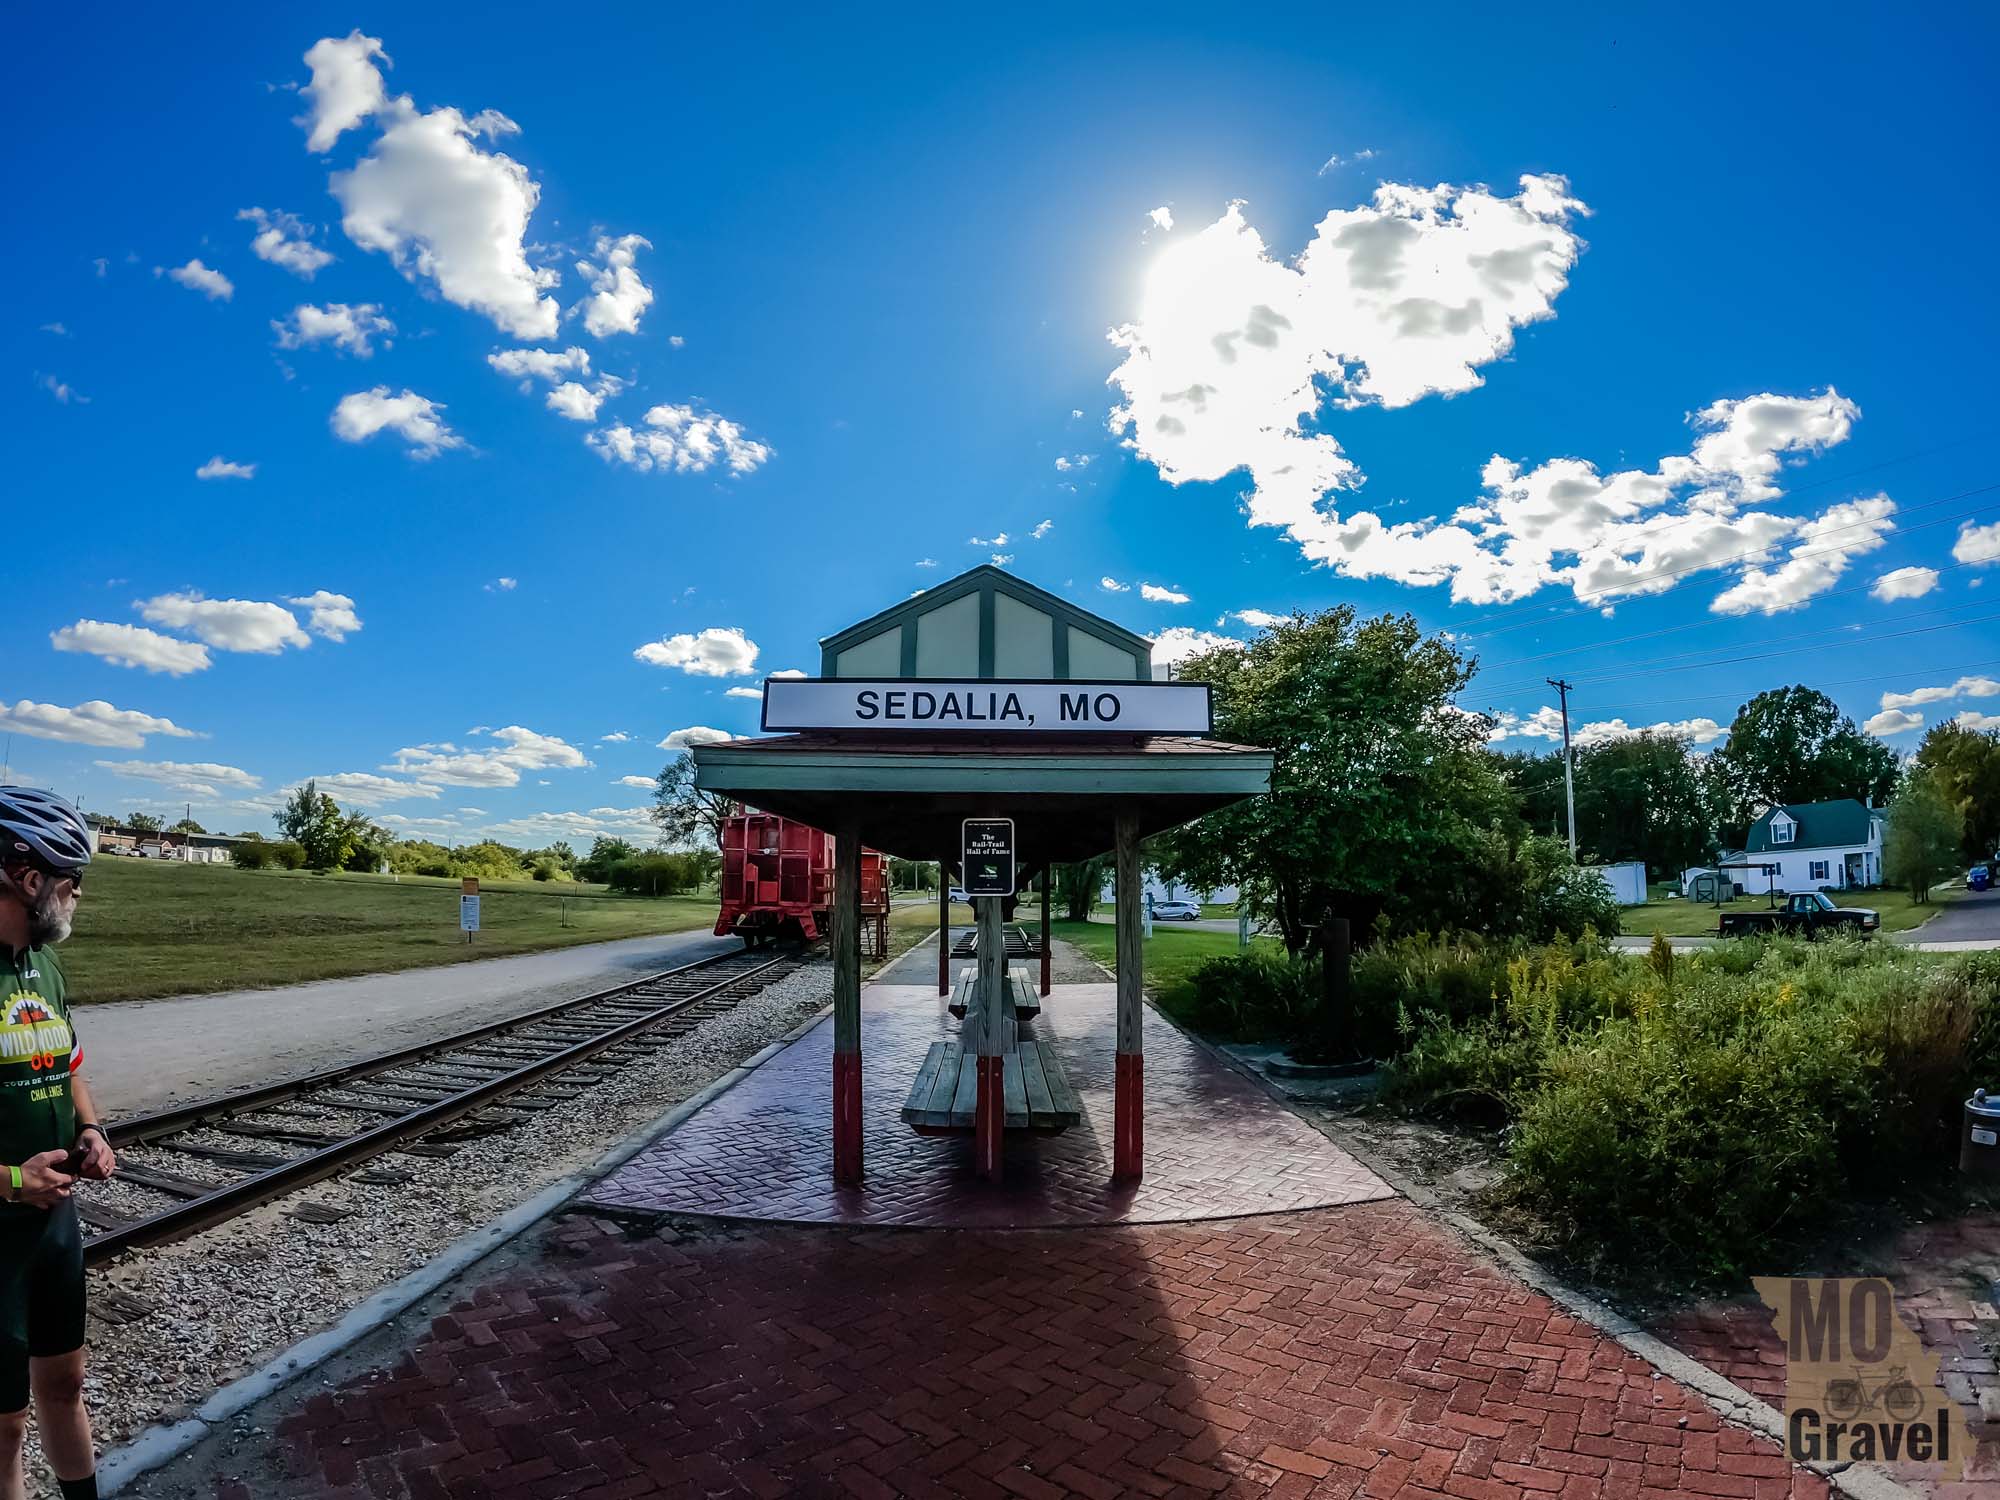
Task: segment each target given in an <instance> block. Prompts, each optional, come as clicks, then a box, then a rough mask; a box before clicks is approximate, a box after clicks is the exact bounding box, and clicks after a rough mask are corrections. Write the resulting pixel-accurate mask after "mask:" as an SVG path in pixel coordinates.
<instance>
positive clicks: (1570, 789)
mask: <svg viewBox="0 0 2000 1500" xmlns="http://www.w3.org/2000/svg"><path fill="white" fill-rule="evenodd" d="M1543 681H1545V682H1547V683H1548V685H1549V686H1550V687H1552V688H1554V689H1555V690H1556V696H1557V697H1558V698H1559V699H1561V701H1562V716H1563V801H1564V802H1565V803H1566V804H1567V805H1568V808H1569V857H1570V858H1571V859H1575V858H1576V776H1575V773H1574V771H1573V770H1572V769H1571V768H1572V766H1573V764H1574V761H1573V758H1572V757H1571V755H1570V753H1569V684H1568V683H1567V682H1564V681H1563V680H1562V679H1561V678H1560V677H1547V678H1544V679H1543Z"/></svg>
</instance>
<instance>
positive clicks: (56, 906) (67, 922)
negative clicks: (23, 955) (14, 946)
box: [28, 884, 76, 948]
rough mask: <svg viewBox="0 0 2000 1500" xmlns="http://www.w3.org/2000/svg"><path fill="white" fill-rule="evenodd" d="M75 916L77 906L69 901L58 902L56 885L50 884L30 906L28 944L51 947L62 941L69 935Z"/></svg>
mask: <svg viewBox="0 0 2000 1500" xmlns="http://www.w3.org/2000/svg"><path fill="white" fill-rule="evenodd" d="M75 917H76V908H75V907H73V906H71V905H70V904H69V903H67V902H62V903H58V902H57V900H56V892H55V886H54V885H53V884H51V885H49V886H48V888H47V889H45V890H44V891H43V892H42V894H41V895H40V897H38V898H37V899H36V901H35V904H34V905H33V906H31V907H29V908H28V946H29V947H30V948H49V947H53V946H54V945H55V944H57V943H60V942H61V941H62V940H63V939H64V938H66V937H68V936H69V933H70V927H71V925H72V923H73V922H74V920H75Z"/></svg>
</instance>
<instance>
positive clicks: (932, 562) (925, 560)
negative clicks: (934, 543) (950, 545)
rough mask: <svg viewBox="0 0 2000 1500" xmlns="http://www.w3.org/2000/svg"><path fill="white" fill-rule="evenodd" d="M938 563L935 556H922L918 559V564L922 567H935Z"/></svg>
mask: <svg viewBox="0 0 2000 1500" xmlns="http://www.w3.org/2000/svg"><path fill="white" fill-rule="evenodd" d="M937 565H938V560H937V559H936V558H935V557H920V558H918V559H917V566H918V567H920V568H935V567H936V566H937Z"/></svg>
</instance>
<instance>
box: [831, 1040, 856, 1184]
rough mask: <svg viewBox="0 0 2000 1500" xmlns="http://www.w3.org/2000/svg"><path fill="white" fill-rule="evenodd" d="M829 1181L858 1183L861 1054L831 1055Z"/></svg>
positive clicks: (839, 1053) (842, 1053)
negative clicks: (830, 1154) (831, 1126)
mask: <svg viewBox="0 0 2000 1500" xmlns="http://www.w3.org/2000/svg"><path fill="white" fill-rule="evenodd" d="M833 1180H834V1181H835V1182H839V1183H845V1184H848V1185H850V1186H855V1187H858V1186H860V1184H861V1054H860V1053H859V1052H836V1053H834V1054H833Z"/></svg>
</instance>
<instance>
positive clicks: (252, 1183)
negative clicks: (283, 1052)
mask: <svg viewBox="0 0 2000 1500" xmlns="http://www.w3.org/2000/svg"><path fill="white" fill-rule="evenodd" d="M740 957H741V955H740V954H721V955H718V957H717V958H715V959H705V960H702V961H700V962H699V963H695V964H688V965H684V966H682V967H681V968H679V969H668V970H665V971H664V972H663V973H660V974H655V975H652V976H650V977H648V978H647V979H642V980H637V981H634V982H631V983H628V984H625V985H620V986H617V987H615V988H614V989H611V990H605V991H600V992H599V993H597V994H595V995H591V996H587V997H584V999H583V1000H581V1001H580V1000H571V1001H567V1002H565V1003H564V1004H563V1005H561V1006H559V1007H556V1008H557V1009H561V1010H571V1009H574V1008H575V1007H576V1006H577V1005H578V1004H580V1003H585V1002H586V1001H596V1000H604V999H608V998H611V997H613V996H615V995H616V994H618V993H620V992H622V991H626V990H633V989H639V988H642V987H644V986H645V985H647V984H651V983H656V982H658V981H659V980H661V979H665V978H669V977H672V976H676V975H685V974H687V973H688V972H689V971H690V970H693V969H699V968H701V967H704V966H706V965H707V964H711V963H715V962H718V961H719V960H721V959H732V958H740ZM790 962H791V959H790V958H789V957H780V958H773V959H769V960H767V961H765V962H764V963H761V964H758V965H756V966H754V967H752V968H749V969H743V970H738V971H735V972H732V973H728V974H725V975H723V976H721V977H720V978H718V979H717V980H716V981H715V982H714V983H713V984H710V985H707V986H704V987H703V988H701V989H698V990H696V991H695V992H694V993H693V994H690V995H685V996H682V997H680V998H679V999H675V1000H672V1001H669V1002H668V1003H666V1004H665V1005H661V1006H657V1007H655V1008H654V1009H652V1010H649V1011H646V1012H645V1013H643V1014H641V1015H638V1016H635V1017H633V1018H632V1019H630V1020H627V1021H623V1022H621V1023H619V1024H618V1025H615V1026H611V1027H608V1028H606V1029H605V1030H603V1031H601V1032H599V1033H598V1034H597V1035H595V1036H593V1037H590V1038H588V1039H586V1040H584V1041H580V1042H576V1043H574V1044H572V1045H570V1046H568V1047H564V1048H561V1049H560V1050H558V1051H555V1052H551V1053H550V1054H548V1055H547V1056H546V1057H542V1058H538V1059H536V1060H534V1061H532V1062H527V1063H524V1064H522V1065H521V1066H520V1067H518V1068H515V1069H513V1070H512V1071H510V1072H507V1073H503V1074H501V1075H499V1076H498V1077H495V1078H492V1079H490V1080H488V1081H486V1082H484V1083H479V1084H475V1085H473V1086H472V1087H470V1088H467V1089H464V1090H461V1091H460V1092H458V1093H455V1094H452V1095H449V1096H448V1097H446V1098H443V1099H440V1100H438V1101H437V1102H436V1103H434V1104H427V1105H420V1106H417V1107H415V1108H413V1109H412V1110H411V1111H410V1112H409V1113H408V1114H405V1115H399V1116H396V1117H394V1118H392V1119H388V1120H385V1121H384V1122H383V1123H382V1124H380V1125H377V1126H375V1127H373V1128H372V1129H369V1130H364V1131H362V1132H360V1133H359V1134H356V1135H353V1136H350V1137H348V1138H347V1139H345V1140H342V1141H340V1142H338V1143H336V1144H334V1145H331V1146H325V1147H322V1148H320V1149H319V1150H317V1151H311V1152H308V1153H307V1154H306V1155H304V1156H300V1157H295V1158H293V1159H292V1160H290V1161H287V1162H285V1163H283V1164H282V1165H280V1166H274V1167H269V1168H267V1169H265V1170H264V1171H261V1172H252V1173H249V1174H248V1175H246V1176H244V1177H241V1178H239V1179H237V1180H236V1181H235V1182H230V1183H224V1184H222V1185H221V1186H219V1187H217V1188H216V1190H215V1191H214V1192H212V1193H208V1194H205V1195H204V1196H202V1197H200V1198H194V1199H190V1200H188V1201H187V1202H185V1203H181V1204H177V1205H175V1206H173V1207H170V1208H166V1209H163V1210H161V1211H160V1212H159V1213H156V1214H149V1215H148V1216H146V1217H145V1218H143V1219H135V1220H133V1221H132V1222H131V1223H129V1224H126V1225H122V1226H120V1227H118V1228H116V1229H107V1230H105V1231H104V1232H102V1233H100V1234H97V1235H94V1236H92V1237H90V1238H89V1239H86V1240H85V1241H84V1252H83V1253H84V1263H85V1264H86V1265H90V1266H95V1265H101V1264H102V1263H104V1262H105V1261H107V1260H111V1259H113V1258H115V1257H117V1256H119V1255H123V1254H125V1253H127V1252H128V1251H132V1250H137V1249H141V1248H144V1247H146V1246H150V1245H159V1244H165V1243H167V1242H168V1241H171V1240H177V1239H185V1238H186V1237H187V1236H189V1235H191V1234H199V1233H200V1232H201V1231H202V1230H204V1229H209V1228H213V1227H214V1226H215V1225H217V1224H221V1223H225V1222H227V1221H228V1220H230V1219H233V1218H236V1217H237V1216H239V1215H241V1214H243V1213H245V1212H247V1211H248V1210H250V1209H252V1208H255V1207H257V1206H258V1205H259V1204H262V1203H268V1202H269V1201H270V1200H271V1199H273V1198H278V1197H282V1196H284V1195H285V1194H286V1193H289V1192H292V1191H294V1190H296V1189H298V1188H301V1187H305V1186H307V1185H308V1184H310V1183H314V1182H319V1181H321V1180H323V1179H325V1178H327V1177H331V1176H332V1175H334V1174H335V1173H336V1172H339V1171H340V1170H341V1169H343V1168H344V1167H348V1166H351V1165H353V1164H355V1163H357V1162H360V1161H365V1160H367V1159H368V1158H369V1157H371V1156H378V1155H380V1154H382V1153H383V1152H385V1151H389V1150H393V1149H394V1148H395V1147H396V1146H397V1145H399V1144H401V1143H402V1142H404V1141H407V1140H410V1139H413V1138H415V1137H418V1136H422V1135H427V1134H429V1133H430V1132H431V1131H433V1130H436V1129H438V1128H439V1127H440V1126H444V1125H448V1124H450V1123H451V1122H452V1121H454V1120H457V1119H460V1118H462V1117H464V1116H465V1115H468V1114H471V1113H473V1112H474V1111H475V1110H478V1109H480V1108H482V1107H484V1106H486V1105H488V1104H491V1103H493V1102H494V1101H495V1100H496V1099H500V1098H503V1097H505V1096H506V1095H508V1094H512V1093H515V1092H517V1091H519V1090H521V1089H524V1088H526V1087H528V1086H529V1085H531V1084H534V1083H537V1082H539V1081H540V1080H541V1079H543V1078H547V1077H549V1076H551V1075H552V1074H556V1073H560V1072H563V1071H564V1070H566V1069H569V1068H572V1067H575V1066H576V1065H577V1064H578V1063H581V1062H584V1061H586V1060H588V1059H589V1058H591V1057H594V1056H595V1055H596V1054H598V1053H600V1052H603V1051H606V1050H608V1049H609V1048H612V1047H615V1046H617V1045H618V1044H619V1043H621V1042H625V1041H629V1040H630V1039H631V1038H633V1037H635V1036H639V1035H641V1034H643V1033H645V1032H647V1031H650V1030H652V1029H653V1028H654V1027H656V1026H658V1025H660V1024H661V1023H662V1022H664V1021H667V1020H669V1019H671V1018H672V1017H673V1016H675V1015H678V1014H680V1013H681V1012H683V1011H685V1010H687V1009H688V1008H689V1007H691V1006H694V1005H698V1004H700V1003H701V1002H703V1001H705V1000H709V999H712V998H714V996H715V995H716V994H718V993H719V992H721V991H723V990H726V989H728V988H730V987H731V986H732V985H736V984H741V983H742V982H743V981H745V980H747V979H753V978H755V977H756V976H758V975H760V974H765V973H768V972H769V971H770V970H772V969H776V968H778V967H780V966H781V965H784V964H788V963H790ZM545 1014H547V1012H546V1011H539V1012H531V1013H529V1014H528V1015H526V1016H520V1017H516V1018H515V1019H514V1020H512V1021H510V1022H507V1023H504V1025H503V1026H502V1027H497V1028H496V1027H480V1028H477V1029H476V1030H475V1031H474V1032H468V1033H460V1034H459V1035H458V1036H456V1037H451V1038H446V1039H444V1040H443V1041H440V1042H430V1043H427V1044H425V1045H424V1046H423V1047H421V1048H410V1049H404V1051H402V1052H398V1053H394V1054H389V1056H390V1057H395V1058H401V1059H405V1060H407V1059H408V1058H409V1057H411V1056H413V1055H426V1054H432V1053H436V1052H439V1051H441V1050H445V1049H447V1048H449V1047H450V1046H451V1045H452V1044H453V1043H457V1044H459V1045H463V1044H464V1043H465V1041H466V1040H467V1038H472V1039H475V1040H476V1039H478V1038H480V1037H486V1036H491V1035H492V1034H493V1033H494V1031H495V1030H497V1029H506V1028H507V1027H513V1026H519V1025H521V1024H523V1023H524V1022H532V1021H533V1020H534V1019H535V1018H536V1017H538V1016H541V1015H545ZM371 1065H372V1066H374V1067H375V1069H376V1070H377V1071H380V1070H382V1069H383V1068H385V1067H387V1066H393V1064H389V1063H386V1062H385V1061H384V1059H382V1058H374V1059H369V1060H368V1061H367V1062H365V1063H360V1064H356V1065H355V1067H354V1068H351V1069H335V1070H331V1072H330V1073H329V1074H315V1075H311V1076H312V1078H313V1079H314V1080H318V1087H321V1088H324V1087H326V1086H327V1082H326V1080H327V1079H328V1078H329V1077H331V1078H334V1079H338V1078H343V1077H345V1078H352V1077H354V1076H355V1075H356V1070H357V1069H361V1068H367V1067H370V1066H371ZM301 1082H305V1080H293V1083H294V1084H297V1083H301ZM285 1087H286V1085H272V1086H271V1087H270V1088H266V1089H252V1090H246V1091H245V1092H244V1093H242V1094H239V1095H231V1096H228V1097H227V1098H218V1099H214V1100H209V1101H205V1102H204V1103H203V1104H202V1105H197V1106H188V1107H187V1109H185V1110H171V1111H161V1112H160V1113H159V1114H158V1115H152V1116H145V1117H142V1120H141V1121H134V1122H130V1124H128V1125H127V1126H122V1127H119V1128H118V1129H117V1130H116V1131H115V1132H114V1133H115V1135H116V1138H117V1139H118V1140H119V1141H120V1143H129V1142H131V1141H132V1139H133V1137H132V1136H131V1134H130V1133H129V1131H130V1128H131V1126H132V1125H137V1124H140V1123H142V1122H144V1121H161V1122H164V1121H165V1120H166V1119H168V1118H170V1117H179V1116H189V1115H190V1113H191V1112H193V1113H192V1117H191V1118H184V1119H182V1123H181V1124H180V1126H179V1128H180V1129H187V1128H189V1126H191V1125H193V1124H198V1123H201V1121H202V1120H204V1119H206V1118H208V1117H211V1116H214V1115H217V1114H243V1113H252V1112H254V1111H255V1110H256V1109H257V1108H259V1107H262V1106H263V1105H267V1104H270V1103H272V1102H274V1100H275V1099H278V1098H290V1097H297V1095H298V1094H299V1093H301V1092H306V1091H307V1090H301V1089H296V1088H294V1089H293V1090H292V1091H291V1092H290V1093H280V1094H274V1093H273V1090H276V1089H283V1088H285ZM244 1101H252V1102H248V1103H246V1102H244ZM330 1107H332V1108H338V1107H339V1105H338V1104H337V1103H335V1104H332V1105H331V1106H330ZM204 1110H205V1111H206V1114H202V1113H199V1111H204ZM170 1133H171V1132H170V1131H166V1130H157V1131H155V1133H154V1134H152V1135H150V1136H146V1137H143V1138H142V1139H147V1140H158V1139H160V1138H161V1137H162V1136H163V1135H165V1134H170Z"/></svg>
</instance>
